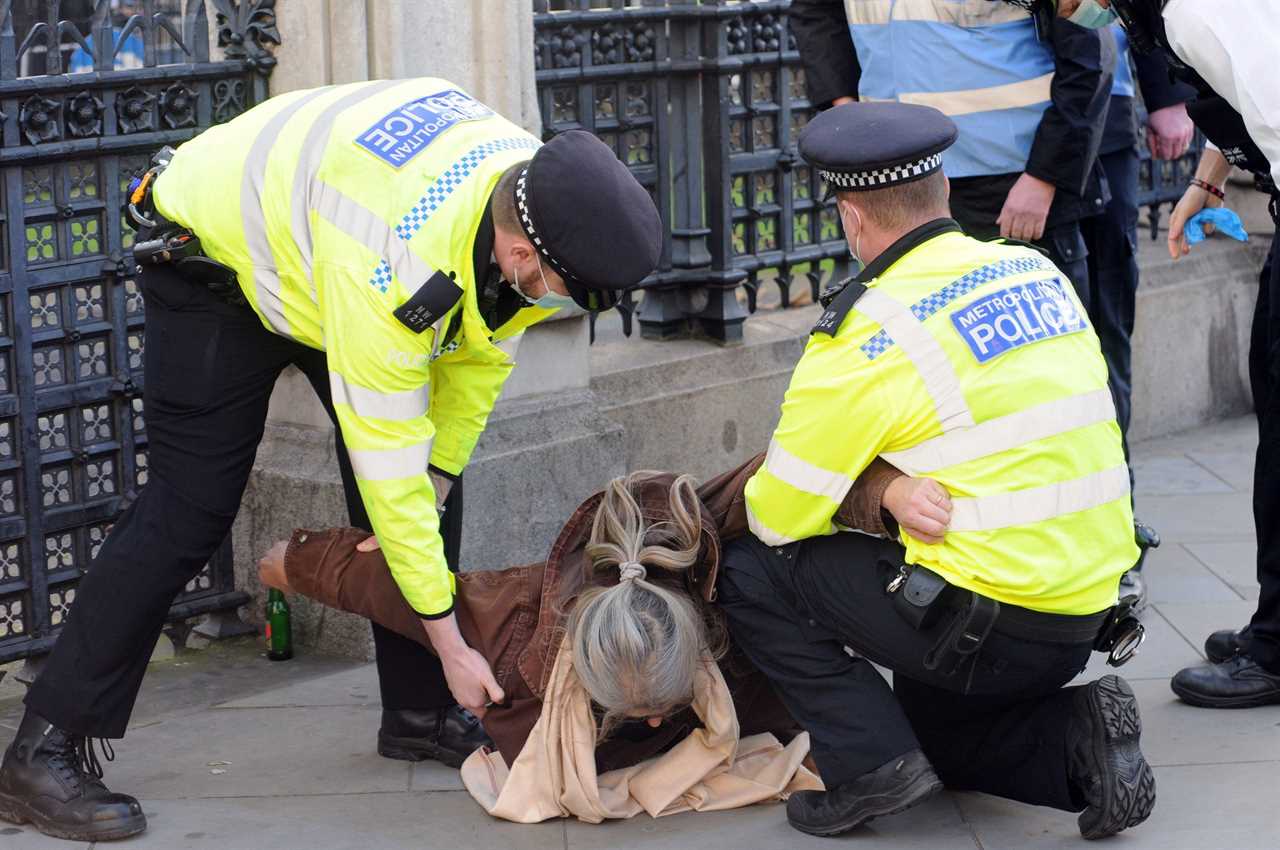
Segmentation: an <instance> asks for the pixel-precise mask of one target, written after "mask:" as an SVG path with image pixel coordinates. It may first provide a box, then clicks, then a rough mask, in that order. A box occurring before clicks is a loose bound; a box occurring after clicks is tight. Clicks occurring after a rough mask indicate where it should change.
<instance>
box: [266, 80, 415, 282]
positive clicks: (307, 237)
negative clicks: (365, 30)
mask: <svg viewBox="0 0 1280 850" xmlns="http://www.w3.org/2000/svg"><path fill="white" fill-rule="evenodd" d="M404 82H405V81H404V80H378V81H376V82H372V83H366V84H365V85H362V86H360V87H358V88H357V89H355V91H353V92H351V93H350V94H348V95H346V96H345V97H342V98H339V99H338V100H336V101H334V102H333V103H331V104H329V105H328V106H326V107H325V108H324V111H323V112H321V113H320V115H319V117H318V118H316V120H315V123H314V124H312V125H311V129H309V130H308V131H307V136H306V138H305V139H304V140H303V142H302V150H301V156H300V158H299V159H298V167H297V170H295V171H294V172H293V194H292V195H291V196H290V203H291V204H292V211H291V215H290V218H291V220H292V222H293V241H294V242H295V243H296V244H297V246H298V253H299V254H301V255H302V268H303V270H304V271H305V272H306V273H307V275H308V276H310V275H311V255H312V244H311V215H310V212H311V205H310V204H309V203H308V199H307V190H308V189H310V188H311V180H312V178H313V177H315V175H316V172H318V171H319V170H320V163H321V161H322V160H323V159H324V154H325V150H326V148H327V145H326V144H325V143H326V142H327V141H328V138H329V133H330V132H331V131H332V130H333V124H334V122H335V121H337V120H338V116H339V115H340V114H342V113H343V112H346V111H347V110H348V109H350V108H351V107H353V106H356V105H358V104H360V103H363V102H364V101H366V100H368V99H369V98H371V97H377V96H378V95H379V94H381V93H382V92H383V91H384V90H386V89H389V88H391V87H393V86H399V85H404ZM315 286H316V284H315V281H314V280H312V282H311V299H312V300H313V301H314V300H315V299H316V292H315Z"/></svg>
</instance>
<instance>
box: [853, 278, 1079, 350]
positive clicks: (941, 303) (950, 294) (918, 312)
mask: <svg viewBox="0 0 1280 850" xmlns="http://www.w3.org/2000/svg"><path fill="white" fill-rule="evenodd" d="M1057 270H1058V269H1057V267H1056V266H1055V265H1054V264H1053V263H1051V262H1049V260H1047V259H1046V258H1044V257H1041V256H1039V255H1036V256H1034V257H1010V258H1008V259H1005V260H999V261H998V262H994V263H989V264H988V265H985V266H983V267H982V268H980V269H974V270H973V271H971V272H969V273H968V274H967V275H965V276H964V277H962V278H959V279H957V280H953V281H952V282H951V283H948V284H947V285H946V286H944V287H942V288H941V289H939V290H938V291H937V292H931V293H929V294H928V295H926V296H925V297H924V298H921V299H920V300H919V301H917V302H916V303H914V304H912V305H911V313H912V315H914V316H915V317H916V320H917V321H921V322H923V321H924V320H925V319H927V318H929V317H930V316H932V315H933V314H934V313H936V312H938V311H939V310H941V309H942V308H944V307H946V306H947V305H948V304H950V303H951V302H953V301H955V300H956V299H957V298H959V297H960V296H962V295H965V294H967V293H970V292H972V291H973V290H975V289H977V288H978V287H979V286H982V285H983V284H984V283H990V282H991V281H993V280H999V279H1000V278H1002V277H1008V276H1009V275H1014V274H1024V273H1026V272H1037V271H1055V272H1056V271H1057ZM858 347H859V348H861V349H862V353H863V354H865V355H866V356H867V359H868V360H875V359H876V358H877V357H879V356H880V355H881V354H884V353H885V352H886V351H888V350H889V349H890V348H892V347H893V338H892V337H890V336H889V334H888V333H886V332H885V331H884V330H880V331H877V332H876V333H875V334H873V335H872V336H871V338H870V339H869V340H867V341H866V342H864V343H863V344H862V345H860V346H858Z"/></svg>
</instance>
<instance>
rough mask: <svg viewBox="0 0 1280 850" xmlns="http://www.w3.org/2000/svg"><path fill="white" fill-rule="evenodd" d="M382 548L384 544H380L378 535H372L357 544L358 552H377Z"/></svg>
mask: <svg viewBox="0 0 1280 850" xmlns="http://www.w3.org/2000/svg"><path fill="white" fill-rule="evenodd" d="M381 548H382V544H381V543H379V542H378V536H377V535H376V534H370V535H369V536H368V537H366V538H365V539H364V540H361V541H360V542H359V543H357V544H356V551H357V552H377V551H378V550H379V549H381Z"/></svg>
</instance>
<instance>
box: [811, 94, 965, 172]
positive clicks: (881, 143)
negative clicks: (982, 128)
mask: <svg viewBox="0 0 1280 850" xmlns="http://www.w3.org/2000/svg"><path fill="white" fill-rule="evenodd" d="M957 135H959V131H958V130H957V129H956V125H955V122H954V121H952V120H951V119H950V118H948V117H947V116H945V115H943V114H942V113H941V112H939V111H938V110H936V109H934V108H933V107H931V106H917V105H915V104H910V103H896V102H888V103H861V102H859V103H847V104H845V105H844V106H836V107H833V108H831V109H828V110H827V111H826V112H823V113H822V114H820V115H818V116H817V117H815V118H814V119H813V120H812V121H810V122H809V124H808V125H807V126H806V127H805V128H804V131H803V132H801V133H800V155H801V156H802V157H804V158H805V160H807V161H808V162H810V163H812V164H813V166H814V167H815V168H817V169H818V173H819V175H821V177H822V179H823V180H826V181H827V183H828V184H830V186H831V187H832V188H835V189H839V190H841V191H845V192H858V191H865V190H869V189H884V188H887V187H889V186H897V185H900V184H903V183H910V182H912V181H914V180H920V179H921V178H924V177H928V176H929V175H930V174H932V173H934V172H935V171H937V170H938V169H940V168H941V167H942V152H943V151H944V150H946V149H947V148H949V147H951V145H952V143H953V142H955V140H956V136H957Z"/></svg>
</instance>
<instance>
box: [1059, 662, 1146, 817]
mask: <svg viewBox="0 0 1280 850" xmlns="http://www.w3.org/2000/svg"><path fill="white" fill-rule="evenodd" d="M1089 710H1090V713H1091V714H1092V715H1093V721H1094V723H1095V724H1096V727H1100V728H1101V730H1102V733H1101V734H1096V733H1095V735H1094V739H1093V756H1094V759H1095V760H1096V761H1097V763H1098V764H1099V765H1100V766H1101V767H1102V799H1103V803H1104V806H1103V810H1102V812H1101V813H1100V814H1097V815H1096V816H1092V817H1091V815H1092V814H1093V811H1092V810H1091V809H1086V810H1085V811H1084V812H1082V813H1081V814H1080V817H1079V819H1078V820H1077V824H1078V825H1079V827H1080V834H1081V835H1082V836H1084V837H1085V838H1087V839H1089V840H1094V839H1098V838H1106V837H1107V836H1109V835H1115V834H1116V833H1117V832H1121V831H1123V830H1126V829H1128V828H1129V827H1132V826H1137V825H1138V824H1140V823H1142V822H1143V821H1145V820H1146V819H1147V818H1148V817H1150V816H1151V810H1152V809H1154V808H1155V805H1156V777H1155V774H1154V773H1153V772H1152V770H1151V765H1149V764H1147V760H1146V758H1144V757H1143V755H1142V750H1141V749H1140V748H1139V739H1140V738H1141V736H1142V718H1141V716H1140V715H1139V714H1138V698H1137V697H1136V696H1134V693H1133V689H1132V688H1130V687H1129V684H1128V683H1127V682H1125V681H1124V679H1121V678H1120V677H1119V676H1103V677H1102V678H1101V679H1099V680H1098V681H1097V682H1095V683H1094V684H1093V685H1092V686H1090V690H1089Z"/></svg>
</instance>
